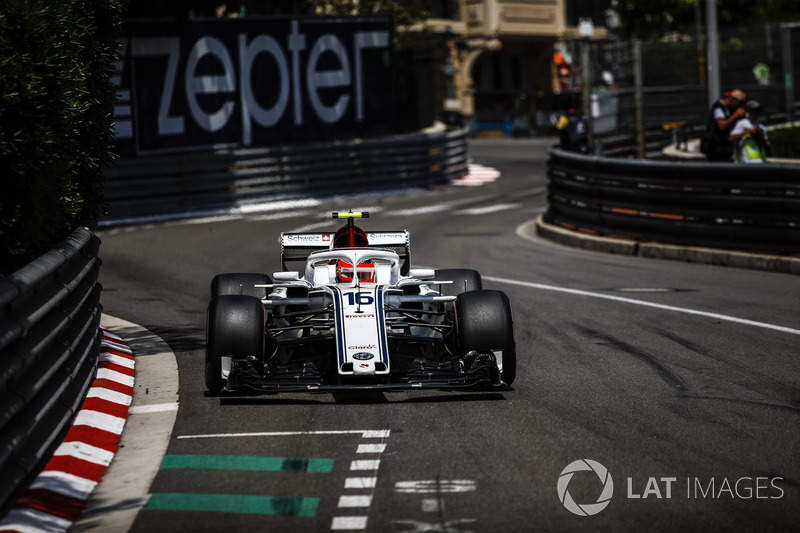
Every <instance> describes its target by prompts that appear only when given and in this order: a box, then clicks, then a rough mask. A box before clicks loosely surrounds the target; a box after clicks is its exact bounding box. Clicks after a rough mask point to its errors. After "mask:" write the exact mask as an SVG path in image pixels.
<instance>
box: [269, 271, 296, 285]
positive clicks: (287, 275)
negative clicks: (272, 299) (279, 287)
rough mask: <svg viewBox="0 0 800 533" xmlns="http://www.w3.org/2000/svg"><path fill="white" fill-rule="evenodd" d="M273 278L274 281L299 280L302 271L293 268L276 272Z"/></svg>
mask: <svg viewBox="0 0 800 533" xmlns="http://www.w3.org/2000/svg"><path fill="white" fill-rule="evenodd" d="M272 279H273V280H274V281H283V282H285V281H297V280H299V279H300V273H299V272H297V271H296V270H292V271H289V272H274V273H273V274H272Z"/></svg>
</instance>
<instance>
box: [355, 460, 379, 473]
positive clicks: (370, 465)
mask: <svg viewBox="0 0 800 533" xmlns="http://www.w3.org/2000/svg"><path fill="white" fill-rule="evenodd" d="M380 466H381V460H380V459H371V460H368V461H363V460H359V461H353V462H352V463H350V470H377V469H378V467H380Z"/></svg>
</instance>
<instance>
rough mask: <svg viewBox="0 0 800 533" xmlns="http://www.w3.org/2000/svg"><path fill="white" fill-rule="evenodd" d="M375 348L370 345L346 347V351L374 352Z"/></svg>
mask: <svg viewBox="0 0 800 533" xmlns="http://www.w3.org/2000/svg"><path fill="white" fill-rule="evenodd" d="M376 348H377V346H376V345H374V344H370V345H368V346H348V347H347V349H348V350H374V349H376Z"/></svg>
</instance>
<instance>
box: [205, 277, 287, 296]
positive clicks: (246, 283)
mask: <svg viewBox="0 0 800 533" xmlns="http://www.w3.org/2000/svg"><path fill="white" fill-rule="evenodd" d="M270 283H272V280H271V279H270V277H269V276H267V275H266V274H250V273H239V274H217V275H216V276H214V279H212V280H211V299H212V300H213V299H214V298H216V297H217V296H223V295H226V294H241V295H244V296H256V297H258V298H264V297H265V296H266V295H267V292H268V291H269V289H265V288H263V287H259V288H256V287H254V285H269V284H270Z"/></svg>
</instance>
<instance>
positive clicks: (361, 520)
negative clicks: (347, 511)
mask: <svg viewBox="0 0 800 533" xmlns="http://www.w3.org/2000/svg"><path fill="white" fill-rule="evenodd" d="M366 528H367V517H366V516H336V517H334V518H333V522H331V530H334V531H345V530H351V529H366Z"/></svg>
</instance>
